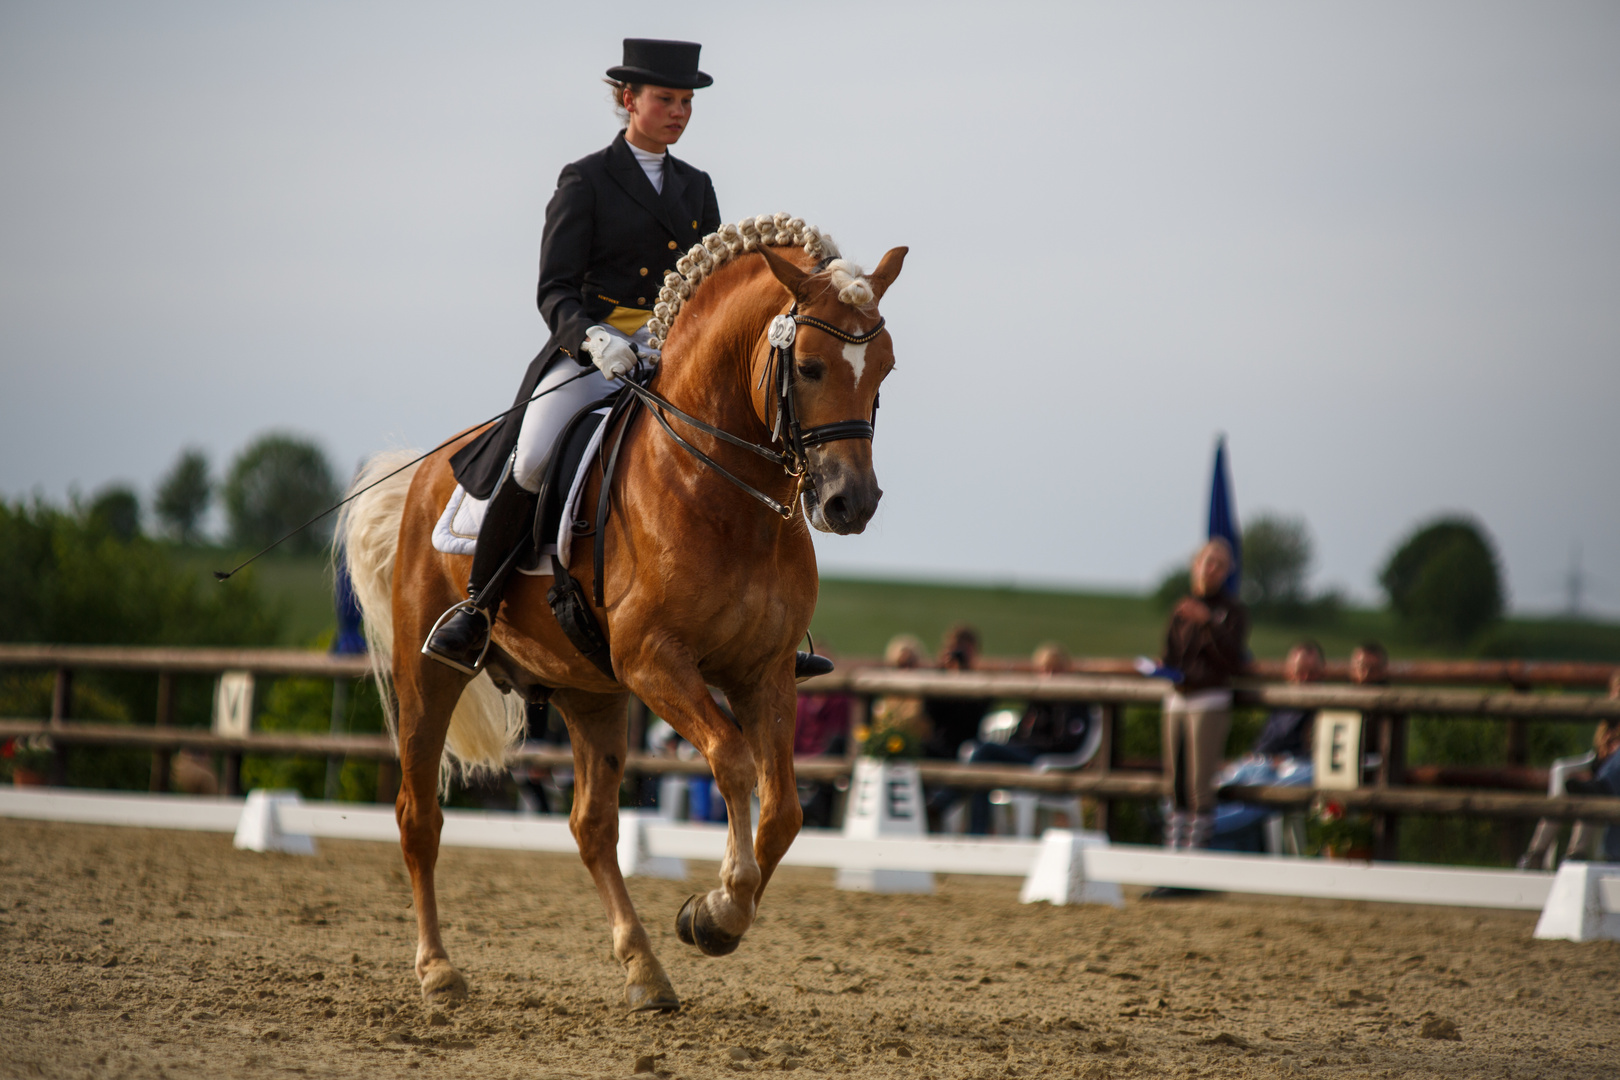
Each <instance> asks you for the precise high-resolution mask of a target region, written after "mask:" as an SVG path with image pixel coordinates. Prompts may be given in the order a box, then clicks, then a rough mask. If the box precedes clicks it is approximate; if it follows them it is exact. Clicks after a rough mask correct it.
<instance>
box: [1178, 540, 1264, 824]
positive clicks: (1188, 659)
mask: <svg viewBox="0 0 1620 1080" xmlns="http://www.w3.org/2000/svg"><path fill="white" fill-rule="evenodd" d="M1231 573H1232V549H1231V548H1230V547H1229V546H1228V545H1227V543H1226V541H1225V540H1222V539H1219V538H1216V539H1214V540H1211V541H1210V542H1209V543H1207V544H1205V545H1204V546H1203V547H1202V548H1200V549H1199V551H1198V554H1197V555H1196V556H1195V557H1194V558H1193V563H1192V574H1191V577H1192V594H1191V595H1189V596H1184V597H1182V599H1181V601H1180V602H1179V603H1178V604H1177V605H1176V608H1175V611H1174V612H1173V613H1172V614H1171V616H1170V625H1169V627H1168V628H1167V629H1166V631H1165V643H1164V658H1163V659H1162V660H1161V662H1160V663H1161V666H1162V667H1163V668H1164V669H1165V670H1166V671H1169V672H1171V673H1172V674H1171V679H1172V681H1173V682H1174V684H1175V688H1174V690H1173V691H1172V692H1171V693H1170V695H1169V696H1168V697H1167V698H1166V699H1165V703H1164V720H1163V753H1164V785H1165V803H1166V813H1165V830H1164V842H1165V846H1166V847H1170V848H1201V847H1207V846H1208V845H1209V837H1210V835H1211V833H1212V832H1213V829H1214V824H1215V774H1216V772H1217V771H1218V770H1219V769H1220V767H1221V757H1222V755H1224V754H1225V752H1226V736H1227V733H1228V732H1229V731H1230V730H1231V728H1232V690H1231V685H1232V682H1231V681H1232V676H1234V675H1236V674H1237V673H1238V672H1240V671H1242V670H1243V668H1244V667H1245V665H1246V664H1247V663H1248V645H1247V643H1248V637H1249V614H1248V610H1247V609H1246V608H1245V607H1244V606H1243V603H1242V601H1240V600H1238V599H1237V598H1236V597H1235V596H1232V595H1231V594H1230V593H1228V592H1227V590H1226V579H1227V578H1228V577H1229V576H1231Z"/></svg>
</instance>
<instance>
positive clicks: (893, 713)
mask: <svg viewBox="0 0 1620 1080" xmlns="http://www.w3.org/2000/svg"><path fill="white" fill-rule="evenodd" d="M923 656H924V653H923V643H922V642H921V641H919V640H918V639H917V638H916V637H914V636H913V635H911V634H896V635H895V636H894V637H893V638H891V639H890V641H889V644H888V647H887V648H885V649H884V650H883V662H884V663H885V664H887V665H888V666H889V667H892V668H894V669H896V670H898V671H914V670H916V669H917V668H920V667H922V666H923ZM872 723H873V724H876V725H881V726H885V727H904V728H909V729H911V730H912V731H914V732H916V735H917V738H918V740H919V741H920V742H927V741H928V737H929V735H931V734H932V733H933V730H932V729H931V728H930V727H929V726H928V716H927V714H926V713H925V712H924V711H923V702H922V698H920V697H917V696H916V695H915V694H887V695H885V696H883V697H880V698H878V699H877V700H876V701H874V702H873V703H872Z"/></svg>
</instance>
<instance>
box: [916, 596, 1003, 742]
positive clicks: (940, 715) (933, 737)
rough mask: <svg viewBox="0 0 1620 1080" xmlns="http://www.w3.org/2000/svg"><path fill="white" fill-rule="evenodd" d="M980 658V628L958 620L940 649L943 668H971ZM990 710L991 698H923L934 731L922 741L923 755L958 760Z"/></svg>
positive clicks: (960, 669) (946, 669)
mask: <svg viewBox="0 0 1620 1080" xmlns="http://www.w3.org/2000/svg"><path fill="white" fill-rule="evenodd" d="M978 658H979V632H978V631H977V630H975V629H973V627H971V626H969V625H967V624H966V623H958V624H957V625H955V626H953V627H951V629H950V630H949V631H947V632H946V634H945V642H944V645H943V647H942V648H941V649H940V653H939V666H940V669H941V670H944V671H972V670H973V665H974V663H975V662H976V661H977V660H978ZM989 711H990V699H989V698H963V697H937V698H924V699H923V713H924V714H925V715H926V716H927V717H928V723H929V725H930V728H931V733H930V735H929V737H928V741H927V742H926V743H924V744H923V756H924V757H931V758H943V759H945V760H948V761H955V760H957V753H958V751H959V750H960V749H961V747H962V744H963V743H964V742H966V741H967V740H969V739H971V738H973V737H974V736H975V735H977V734H978V733H979V722H980V721H982V720H983V719H984V714H985V713H987V712H989Z"/></svg>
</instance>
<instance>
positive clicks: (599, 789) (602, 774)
mask: <svg viewBox="0 0 1620 1080" xmlns="http://www.w3.org/2000/svg"><path fill="white" fill-rule="evenodd" d="M627 700H628V699H627V697H626V695H624V694H589V693H585V692H584V691H579V690H562V691H559V692H558V693H557V694H556V695H555V696H554V697H553V698H552V702H553V703H554V704H556V706H557V708H558V710H559V711H561V712H562V714H563V717H564V719H566V720H567V721H568V734H569V738H570V739H571V740H572V742H573V745H574V808H573V811H572V812H571V813H570V814H569V815H568V825H569V827H570V828H571V829H572V830H573V833H574V841H575V842H576V843H577V844H578V845H579V857H580V858H581V859H582V860H583V861H584V863H585V868H586V869H587V870H589V871H590V874H591V878H592V879H593V880H594V881H595V882H596V891H597V894H598V895H599V896H601V898H602V906H603V907H605V908H606V909H607V915H608V921H609V923H610V924H611V925H612V929H613V955H614V956H616V957H618V959H619V962H620V963H622V964H623V965H624V966H625V973H626V974H625V985H624V1000H625V1004H627V1005H629V1006H630V1008H631V1009H633V1010H635V1011H638V1012H639V1011H644V1010H649V1009H678V1008H680V1007H681V999H680V998H679V997H677V996H676V995H675V987H674V986H672V985H671V984H670V981H669V976H668V975H666V974H665V973H664V965H663V964H661V963H659V962H658V957H657V956H655V955H653V949H652V942H651V940H649V939H648V937H647V929H646V927H644V926H642V925H641V919H640V918H639V917H638V916H637V915H636V909H635V906H634V905H633V904H632V903H631V902H630V891H629V889H627V888H626V887H625V884H624V875H623V874H622V873H620V871H619V785H620V783H622V782H623V780H624V759H625V754H626V752H627V746H626V742H625V703H626V701H627Z"/></svg>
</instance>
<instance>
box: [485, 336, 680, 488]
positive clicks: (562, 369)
mask: <svg viewBox="0 0 1620 1080" xmlns="http://www.w3.org/2000/svg"><path fill="white" fill-rule="evenodd" d="M608 329H609V330H610V331H612V332H613V333H615V334H618V336H620V337H625V335H623V334H619V332H618V331H617V330H613V329H612V327H609V328H608ZM625 340H626V341H633V342H635V344H636V348H637V349H638V350H639V351H640V353H641V355H642V357H643V358H646V357H653V358H656V357H657V356H658V353H657V351H656V350H654V349H652V348H651V347H650V346H649V345H648V342H647V330H646V328H645V327H643V328H642V329H641V330H638V331H637V332H636V334H635V335H634V336H633V337H626V338H625ZM581 370H587V371H589V374H587V375H586V376H585V377H584V378H579V379H575V376H577V375H578V374H579V373H580V371H581ZM569 379H574V381H573V382H568V380H569ZM563 383H568V385H566V386H562V385H561V384H563ZM556 386H561V389H556V390H552V389H551V388H552V387H556ZM617 388H618V383H616V382H613V381H612V380H610V379H609V378H607V376H605V375H603V374H602V373H601V372H600V371H597V370H596V369H595V368H589V369H581V368H580V366H579V365H578V364H575V363H573V362H571V361H569V360H566V359H560V360H557V361H556V362H555V363H553V364H552V365H551V368H550V370H548V371H547V372H546V373H545V374H544V375H542V376H541V377H540V384H539V385H538V386H536V387H535V392H536V393H539V392H540V391H542V390H550V391H551V392H550V393H547V394H545V395H544V396H542V397H536V398H534V399H533V400H532V401H530V402H529V406H528V408H526V409H524V410H523V424H522V426H521V427H519V428H518V439H517V449H516V451H515V452H514V453H515V459H514V461H513V462H512V478H513V479H515V480H516V481H517V482H518V486H519V487H521V488H522V489H523V490H524V491H528V492H538V491H539V490H540V482H541V481H542V480H544V479H545V475H544V473H545V465H546V459H547V458H549V457H550V456H551V448H552V446H553V445H554V444H555V443H556V441H557V437H558V436H559V435H561V434H562V429H563V427H564V425H566V424H567V423H568V421H569V420H571V419H573V416H574V414H575V413H577V412H579V410H581V409H583V408H584V407H585V406H587V405H589V404H590V403H591V402H593V401H600V400H601V399H602V398H605V397H607V396H608V395H609V394H611V393H613V391H614V390H615V389H617Z"/></svg>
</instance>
